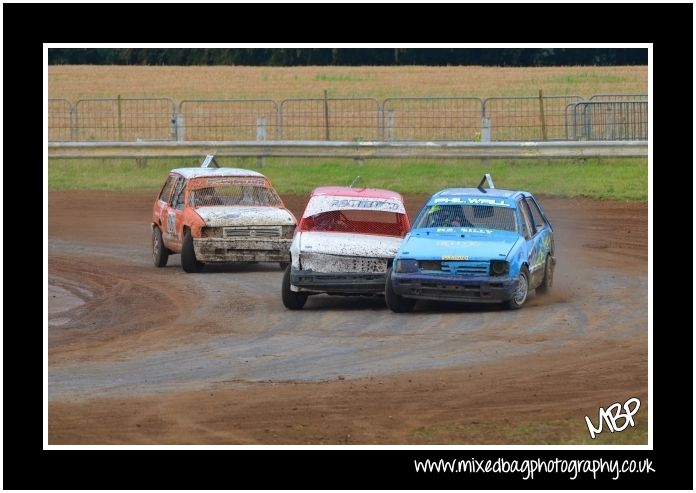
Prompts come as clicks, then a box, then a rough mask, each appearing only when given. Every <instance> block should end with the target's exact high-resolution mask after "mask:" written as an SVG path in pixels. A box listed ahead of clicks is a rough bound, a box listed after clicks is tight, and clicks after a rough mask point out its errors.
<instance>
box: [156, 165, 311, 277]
mask: <svg viewBox="0 0 696 493" xmlns="http://www.w3.org/2000/svg"><path fill="white" fill-rule="evenodd" d="M296 225H297V221H296V219H295V216H293V215H292V213H291V212H290V211H289V210H287V209H286V208H285V206H284V205H283V201H282V200H281V199H280V197H279V196H278V194H277V193H276V191H275V190H274V189H273V187H272V186H271V183H270V182H269V181H268V179H267V178H266V177H265V176H263V175H262V174H261V173H257V172H255V171H249V170H245V169H239V168H207V167H200V168H179V169H173V170H172V171H171V172H170V173H169V176H168V177H167V180H166V181H165V183H164V185H163V186H162V189H161V190H160V193H159V196H158V197H157V200H156V201H155V205H154V207H153V209H152V225H151V226H152V260H153V262H154V264H155V266H157V267H164V266H165V265H167V260H168V258H169V255H171V254H175V253H180V254H181V266H182V267H183V269H184V271H186V272H200V271H201V270H202V269H203V266H204V264H205V263H209V262H211V263H212V262H279V263H280V266H281V268H283V269H284V268H285V267H286V266H287V265H289V262H290V244H291V242H292V237H293V233H294V232H295V226H296Z"/></svg>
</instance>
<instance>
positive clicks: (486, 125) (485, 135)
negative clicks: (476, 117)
mask: <svg viewBox="0 0 696 493" xmlns="http://www.w3.org/2000/svg"><path fill="white" fill-rule="evenodd" d="M490 141H491V119H490V118H486V117H485V116H484V117H483V118H481V142H490Z"/></svg>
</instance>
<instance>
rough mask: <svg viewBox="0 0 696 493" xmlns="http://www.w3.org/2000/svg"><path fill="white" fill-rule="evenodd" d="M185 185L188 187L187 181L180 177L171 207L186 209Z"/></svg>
mask: <svg viewBox="0 0 696 493" xmlns="http://www.w3.org/2000/svg"><path fill="white" fill-rule="evenodd" d="M184 185H186V180H184V178H183V177H182V176H180V177H179V179H178V180H177V182H176V185H174V194H173V195H172V202H171V205H172V207H174V208H175V209H179V210H183V209H184V189H185V186H184Z"/></svg>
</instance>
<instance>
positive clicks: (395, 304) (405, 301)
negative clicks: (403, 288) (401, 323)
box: [384, 268, 417, 313]
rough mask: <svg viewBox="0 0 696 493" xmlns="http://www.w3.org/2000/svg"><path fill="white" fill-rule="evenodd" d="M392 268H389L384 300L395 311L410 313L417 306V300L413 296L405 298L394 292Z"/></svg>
mask: <svg viewBox="0 0 696 493" xmlns="http://www.w3.org/2000/svg"><path fill="white" fill-rule="evenodd" d="M391 273H392V270H391V268H389V269H388V270H387V282H386V285H385V286H384V301H385V302H386V303H387V306H388V307H389V309H390V310H391V311H393V312H394V313H408V312H412V311H413V307H414V306H416V301H417V300H414V299H411V298H404V297H403V296H400V295H398V294H396V293H395V292H394V288H393V286H392V281H391Z"/></svg>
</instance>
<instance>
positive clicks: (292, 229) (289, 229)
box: [283, 224, 295, 238]
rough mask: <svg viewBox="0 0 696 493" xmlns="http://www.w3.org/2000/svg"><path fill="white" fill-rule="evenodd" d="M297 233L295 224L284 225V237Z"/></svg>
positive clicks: (290, 236)
mask: <svg viewBox="0 0 696 493" xmlns="http://www.w3.org/2000/svg"><path fill="white" fill-rule="evenodd" d="M294 234H295V225H294V224H293V225H292V226H283V238H292V236H293V235H294Z"/></svg>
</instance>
